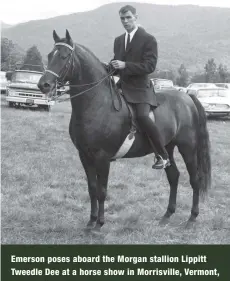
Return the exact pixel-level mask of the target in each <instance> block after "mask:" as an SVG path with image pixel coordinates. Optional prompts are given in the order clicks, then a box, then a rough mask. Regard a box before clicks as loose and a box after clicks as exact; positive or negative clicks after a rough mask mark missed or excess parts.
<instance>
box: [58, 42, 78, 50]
mask: <svg viewBox="0 0 230 281" xmlns="http://www.w3.org/2000/svg"><path fill="white" fill-rule="evenodd" d="M54 46H66V47H67V48H69V49H70V50H71V51H73V49H74V48H73V47H72V46H70V45H69V44H66V43H63V42H59V43H56V44H55V45H54Z"/></svg>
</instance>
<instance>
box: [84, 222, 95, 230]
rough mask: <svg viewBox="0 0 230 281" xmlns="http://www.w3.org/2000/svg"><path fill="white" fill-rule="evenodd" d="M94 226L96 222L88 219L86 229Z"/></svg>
mask: <svg viewBox="0 0 230 281" xmlns="http://www.w3.org/2000/svg"><path fill="white" fill-rule="evenodd" d="M95 226H96V222H95V221H91V220H90V221H89V222H88V223H87V225H86V229H88V230H89V229H93V228H94V227H95Z"/></svg>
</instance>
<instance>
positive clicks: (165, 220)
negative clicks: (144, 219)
mask: <svg viewBox="0 0 230 281" xmlns="http://www.w3.org/2000/svg"><path fill="white" fill-rule="evenodd" d="M169 221H170V220H169V218H166V217H163V218H162V219H161V220H160V221H159V225H160V226H165V225H167V224H168V223H169Z"/></svg>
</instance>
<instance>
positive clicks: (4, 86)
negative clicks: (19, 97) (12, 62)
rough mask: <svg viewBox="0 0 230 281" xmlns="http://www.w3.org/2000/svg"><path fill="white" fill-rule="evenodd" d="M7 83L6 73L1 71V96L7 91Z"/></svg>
mask: <svg viewBox="0 0 230 281" xmlns="http://www.w3.org/2000/svg"><path fill="white" fill-rule="evenodd" d="M7 85H8V81H7V79H6V72H5V71H1V72H0V88H1V94H5V93H6V90H7Z"/></svg>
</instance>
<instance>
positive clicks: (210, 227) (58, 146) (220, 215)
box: [1, 96, 230, 244]
mask: <svg viewBox="0 0 230 281" xmlns="http://www.w3.org/2000/svg"><path fill="white" fill-rule="evenodd" d="M70 113H71V111H70V104H69V102H65V103H62V104H57V105H55V106H54V107H53V108H52V110H51V111H50V112H49V113H48V112H45V111H39V110H29V109H14V108H8V107H7V104H6V102H5V100H4V96H2V104H1V115H2V123H1V124H2V125H1V144H2V153H1V156H2V158H1V159H2V165H1V177H2V179H1V180H2V185H1V196H2V243H3V244H13V243H15V244H23V243H24V244H78V243H80V244H85V243H89V244H91V243H92V244H95V243H104V244H136V243H141V244H146V243H147V244H175V243H179V244H185V243H186V244H223V243H227V244H229V243H230V168H229V166H230V164H229V163H230V119H222V120H209V122H208V127H209V132H210V138H211V145H212V167H213V168H212V177H213V184H212V189H211V190H210V192H209V196H208V197H207V199H206V201H205V202H201V204H200V215H199V217H198V219H197V222H196V224H195V225H194V227H192V228H191V229H186V228H185V226H184V222H185V221H186V220H187V219H188V217H189V215H190V209H191V204H192V189H191V187H190V185H189V181H188V174H187V171H186V169H185V166H184V163H183V162H182V160H181V157H180V155H179V154H178V153H176V159H177V163H178V168H179V169H180V172H181V177H180V183H179V190H178V200H177V202H178V203H177V210H176V213H175V215H173V216H172V218H171V221H170V223H169V224H168V225H167V226H163V227H162V226H159V225H158V223H159V219H160V217H161V216H162V215H163V214H164V212H165V211H166V208H167V204H168V195H169V186H168V183H167V180H166V176H165V174H164V171H162V172H158V171H154V170H152V168H151V165H152V163H153V156H152V155H149V156H146V157H144V158H139V159H138V158H137V159H122V160H118V161H116V162H113V163H112V164H111V173H110V180H109V187H108V198H107V201H106V207H105V211H106V214H105V219H106V221H105V225H104V226H103V228H102V230H101V234H100V235H95V234H93V233H87V232H85V225H86V223H87V221H88V218H89V210H90V209H89V207H90V204H89V196H88V191H87V185H86V181H85V174H84V171H83V168H82V166H81V163H80V160H79V157H78V153H77V150H76V149H75V148H74V146H73V144H72V142H71V140H70V138H69V134H68V126H69V119H70Z"/></svg>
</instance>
